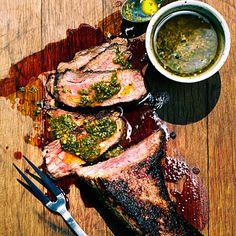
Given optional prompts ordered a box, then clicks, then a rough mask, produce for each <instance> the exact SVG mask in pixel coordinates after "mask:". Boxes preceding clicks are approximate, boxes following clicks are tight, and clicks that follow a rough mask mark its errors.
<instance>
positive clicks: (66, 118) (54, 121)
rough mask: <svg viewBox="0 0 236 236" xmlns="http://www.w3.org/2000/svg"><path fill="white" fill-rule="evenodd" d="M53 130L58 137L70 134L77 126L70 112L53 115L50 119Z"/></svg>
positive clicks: (55, 136)
mask: <svg viewBox="0 0 236 236" xmlns="http://www.w3.org/2000/svg"><path fill="white" fill-rule="evenodd" d="M49 125H50V127H51V132H52V134H53V136H54V138H56V139H61V138H63V137H65V136H68V135H69V134H70V133H71V132H72V131H73V130H74V129H75V127H76V124H75V123H74V121H73V119H72V116H71V115H69V114H63V115H61V116H58V117H51V118H50V120H49Z"/></svg>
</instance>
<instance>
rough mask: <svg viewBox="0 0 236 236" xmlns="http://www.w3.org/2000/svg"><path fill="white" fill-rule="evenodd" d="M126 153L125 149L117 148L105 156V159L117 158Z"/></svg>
mask: <svg viewBox="0 0 236 236" xmlns="http://www.w3.org/2000/svg"><path fill="white" fill-rule="evenodd" d="M123 152H124V149H123V148H122V147H121V146H117V147H115V148H113V149H111V150H109V151H107V152H106V153H105V154H104V157H105V158H112V157H117V156H119V155H120V154H121V153H123Z"/></svg>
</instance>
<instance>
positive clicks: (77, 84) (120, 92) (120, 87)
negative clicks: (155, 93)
mask: <svg viewBox="0 0 236 236" xmlns="http://www.w3.org/2000/svg"><path fill="white" fill-rule="evenodd" d="M47 90H48V91H49V92H50V93H54V95H55V97H56V100H57V101H60V102H62V103H64V104H66V105H67V106H70V107H78V106H82V107H84V106H89V107H95V106H111V105H114V104H118V103H124V102H130V101H134V100H138V99H140V98H142V97H143V96H144V95H145V94H146V92H147V91H146V88H145V85H144V80H143V77H142V75H141V74H140V72H138V71H136V70H131V69H128V70H117V71H115V72H71V71H67V72H66V73H64V74H59V77H58V78H57V76H55V75H54V74H53V75H51V76H50V77H49V79H48V83H47Z"/></svg>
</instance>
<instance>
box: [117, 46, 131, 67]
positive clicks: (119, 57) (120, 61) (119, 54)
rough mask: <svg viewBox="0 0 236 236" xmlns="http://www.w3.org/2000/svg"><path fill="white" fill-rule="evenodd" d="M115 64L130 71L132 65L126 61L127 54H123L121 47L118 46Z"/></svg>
mask: <svg viewBox="0 0 236 236" xmlns="http://www.w3.org/2000/svg"><path fill="white" fill-rule="evenodd" d="M113 62H114V63H115V64H119V65H122V66H124V67H125V68H127V69H129V68H131V66H132V65H131V63H130V62H128V61H127V60H126V59H125V54H124V53H123V52H121V49H120V46H119V45H117V47H116V56H115V58H114V59H113Z"/></svg>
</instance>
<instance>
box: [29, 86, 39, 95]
mask: <svg viewBox="0 0 236 236" xmlns="http://www.w3.org/2000/svg"><path fill="white" fill-rule="evenodd" d="M29 92H30V93H36V92H38V88H36V87H34V86H31V87H30V88H29Z"/></svg>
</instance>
